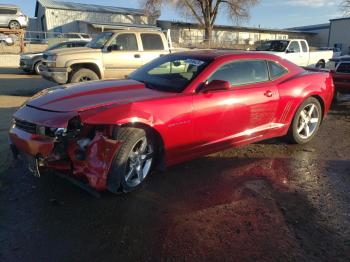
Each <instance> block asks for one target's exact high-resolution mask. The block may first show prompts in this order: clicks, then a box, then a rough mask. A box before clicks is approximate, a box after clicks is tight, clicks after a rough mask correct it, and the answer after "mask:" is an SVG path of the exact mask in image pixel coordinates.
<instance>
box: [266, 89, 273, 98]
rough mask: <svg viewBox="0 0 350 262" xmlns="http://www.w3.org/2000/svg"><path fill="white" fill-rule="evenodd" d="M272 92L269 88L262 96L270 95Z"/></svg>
mask: <svg viewBox="0 0 350 262" xmlns="http://www.w3.org/2000/svg"><path fill="white" fill-rule="evenodd" d="M272 95H273V93H272V91H271V90H267V91H266V92H265V93H264V96H267V97H272Z"/></svg>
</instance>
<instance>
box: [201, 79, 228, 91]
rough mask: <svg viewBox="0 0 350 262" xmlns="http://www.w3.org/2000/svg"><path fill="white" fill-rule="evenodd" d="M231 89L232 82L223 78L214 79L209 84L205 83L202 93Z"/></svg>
mask: <svg viewBox="0 0 350 262" xmlns="http://www.w3.org/2000/svg"><path fill="white" fill-rule="evenodd" d="M230 89H231V83H230V82H228V81H223V80H213V81H210V82H209V83H208V84H205V85H204V87H203V89H202V93H210V92H215V91H223V90H230Z"/></svg>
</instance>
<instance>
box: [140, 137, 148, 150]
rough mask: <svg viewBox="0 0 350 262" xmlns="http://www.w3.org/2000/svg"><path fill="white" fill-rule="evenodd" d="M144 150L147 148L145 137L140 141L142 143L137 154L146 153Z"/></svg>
mask: <svg viewBox="0 0 350 262" xmlns="http://www.w3.org/2000/svg"><path fill="white" fill-rule="evenodd" d="M146 148H147V139H146V137H145V138H144V139H143V140H142V143H141V146H140V149H139V152H140V153H144V152H145V151H146Z"/></svg>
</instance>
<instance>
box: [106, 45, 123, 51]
mask: <svg viewBox="0 0 350 262" xmlns="http://www.w3.org/2000/svg"><path fill="white" fill-rule="evenodd" d="M120 50H123V47H122V46H120V45H110V46H108V47H107V51H108V52H112V51H120Z"/></svg>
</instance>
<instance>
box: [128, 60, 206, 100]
mask: <svg viewBox="0 0 350 262" xmlns="http://www.w3.org/2000/svg"><path fill="white" fill-rule="evenodd" d="M210 62H211V60H208V59H203V58H196V57H189V56H183V55H182V56H181V55H167V56H163V57H160V58H157V59H155V60H153V61H152V62H150V63H148V64H146V65H145V66H143V67H141V68H139V69H138V70H136V71H135V72H133V73H132V74H131V75H130V76H129V79H133V80H136V81H139V82H142V83H144V84H145V86H146V87H147V88H150V89H156V90H159V91H163V92H174V93H181V92H182V91H183V90H184V89H185V88H186V87H187V86H188V84H189V83H190V82H191V81H192V80H193V79H194V78H195V77H196V76H197V75H198V74H199V73H200V72H202V71H203V69H204V68H206V67H207V65H208V64H210Z"/></svg>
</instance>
